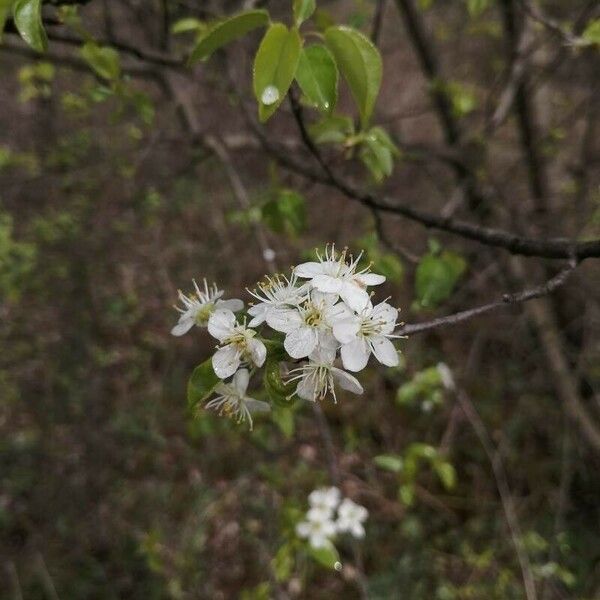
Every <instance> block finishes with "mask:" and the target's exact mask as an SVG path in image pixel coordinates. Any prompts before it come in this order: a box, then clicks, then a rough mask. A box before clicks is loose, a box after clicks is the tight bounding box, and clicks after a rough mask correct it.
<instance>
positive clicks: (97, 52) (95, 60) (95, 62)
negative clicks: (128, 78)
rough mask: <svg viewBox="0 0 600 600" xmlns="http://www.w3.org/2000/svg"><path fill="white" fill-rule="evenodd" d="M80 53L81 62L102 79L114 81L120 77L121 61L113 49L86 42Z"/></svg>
mask: <svg viewBox="0 0 600 600" xmlns="http://www.w3.org/2000/svg"><path fill="white" fill-rule="evenodd" d="M80 53H81V57H82V58H83V60H85V62H86V63H87V64H88V65H89V66H90V67H91V68H92V69H93V70H94V71H95V72H96V74H97V75H99V76H100V77H102V78H103V79H106V80H107V81H114V80H115V79H118V78H119V76H120V75H121V60H120V58H119V53H118V52H117V51H116V50H115V49H114V48H109V47H107V46H99V45H98V44H96V42H86V43H85V44H84V45H83V46H82V47H81V50H80Z"/></svg>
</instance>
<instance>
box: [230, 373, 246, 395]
mask: <svg viewBox="0 0 600 600" xmlns="http://www.w3.org/2000/svg"><path fill="white" fill-rule="evenodd" d="M249 381H250V373H249V372H248V369H240V370H239V371H237V372H236V374H235V375H234V376H233V387H234V388H235V389H236V391H237V392H238V393H239V395H240V396H245V395H246V390H247V389H248V382H249Z"/></svg>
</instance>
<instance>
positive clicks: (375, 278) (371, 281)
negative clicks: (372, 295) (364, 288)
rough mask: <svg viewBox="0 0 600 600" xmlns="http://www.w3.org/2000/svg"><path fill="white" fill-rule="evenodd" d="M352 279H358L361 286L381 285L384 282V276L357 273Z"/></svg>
mask: <svg viewBox="0 0 600 600" xmlns="http://www.w3.org/2000/svg"><path fill="white" fill-rule="evenodd" d="M354 279H358V281H360V283H362V285H381V284H382V283H383V282H384V281H385V276H384V275H377V273H359V274H357V275H355V276H354Z"/></svg>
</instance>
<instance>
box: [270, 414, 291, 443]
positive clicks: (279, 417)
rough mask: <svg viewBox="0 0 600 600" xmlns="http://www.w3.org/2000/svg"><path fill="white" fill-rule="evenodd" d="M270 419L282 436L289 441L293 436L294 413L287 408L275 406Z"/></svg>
mask: <svg viewBox="0 0 600 600" xmlns="http://www.w3.org/2000/svg"><path fill="white" fill-rule="evenodd" d="M271 417H272V419H273V421H274V422H275V424H276V425H277V427H279V430H280V431H281V433H283V435H284V436H285V437H286V438H288V439H290V438H291V437H292V436H293V435H294V430H295V428H296V427H295V422H294V411H293V410H291V408H289V407H282V406H276V407H275V408H274V409H273V410H272V411H271Z"/></svg>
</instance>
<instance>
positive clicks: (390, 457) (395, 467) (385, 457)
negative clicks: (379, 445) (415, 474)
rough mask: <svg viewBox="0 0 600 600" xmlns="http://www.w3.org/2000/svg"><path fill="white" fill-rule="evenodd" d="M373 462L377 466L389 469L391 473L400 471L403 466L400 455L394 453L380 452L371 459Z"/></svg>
mask: <svg viewBox="0 0 600 600" xmlns="http://www.w3.org/2000/svg"><path fill="white" fill-rule="evenodd" d="M373 462H374V463H375V464H376V465H377V466H378V467H379V468H381V469H385V470H386V471H391V472H392V473H400V471H402V468H403V466H404V461H403V460H402V457H400V456H397V455H395V454H380V455H379V456H376V457H375V458H374V459H373Z"/></svg>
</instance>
